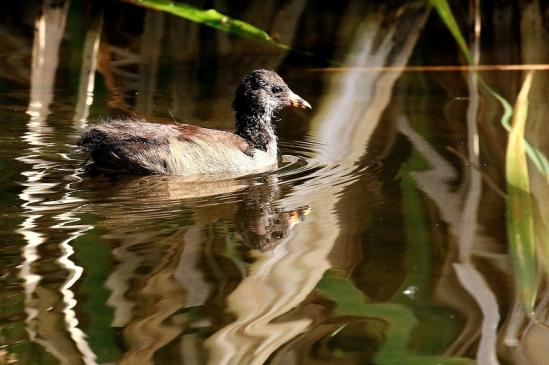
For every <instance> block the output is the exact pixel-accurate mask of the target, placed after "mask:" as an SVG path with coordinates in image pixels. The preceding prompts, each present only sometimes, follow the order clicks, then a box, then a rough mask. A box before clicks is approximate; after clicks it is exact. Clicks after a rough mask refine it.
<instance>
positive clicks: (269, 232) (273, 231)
mask: <svg viewBox="0 0 549 365" xmlns="http://www.w3.org/2000/svg"><path fill="white" fill-rule="evenodd" d="M279 194H280V191H279V187H278V185H277V181H276V176H274V175H271V176H267V177H266V178H265V183H264V184H261V185H258V186H253V187H250V189H248V190H247V191H246V194H245V195H244V198H243V201H242V202H241V203H240V205H239V208H238V212H237V214H236V220H237V222H236V228H237V231H238V233H240V235H241V236H242V239H243V240H244V243H245V244H246V245H247V246H249V247H252V248H255V249H257V250H259V251H267V250H271V249H273V248H274V247H276V246H277V245H278V244H279V243H281V242H282V241H283V240H284V239H285V238H286V237H288V234H289V232H290V230H291V229H292V228H293V227H294V226H295V225H297V224H299V223H301V222H302V221H304V220H305V216H306V215H307V214H309V212H310V207H301V208H297V209H294V210H289V211H284V210H282V209H280V208H278V207H277V206H276V203H275V201H276V200H277V198H278V197H279Z"/></svg>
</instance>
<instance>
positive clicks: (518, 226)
mask: <svg viewBox="0 0 549 365" xmlns="http://www.w3.org/2000/svg"><path fill="white" fill-rule="evenodd" d="M431 3H432V4H433V6H434V7H435V8H436V9H437V12H438V14H439V16H440V17H441V19H442V20H443V22H444V24H445V25H446V26H447V27H448V29H449V30H450V32H451V33H452V35H453V37H454V39H455V41H456V43H457V44H458V45H459V47H460V49H461V50H462V52H463V54H464V56H465V58H466V59H467V61H468V62H469V63H470V62H471V60H472V57H471V55H470V53H469V50H468V48H467V45H466V43H465V41H464V38H463V36H462V35H461V32H460V30H459V28H458V27H457V22H456V20H455V18H454V15H453V14H452V11H451V10H450V7H449V5H448V2H447V1H446V0H432V2H431ZM531 78H532V73H530V74H529V75H528V76H527V78H526V81H525V82H524V85H523V88H522V90H521V92H520V94H519V97H518V99H517V103H516V105H515V109H514V110H513V108H512V106H511V104H510V103H509V101H507V100H506V99H505V98H504V97H503V96H501V95H500V94H499V93H497V92H496V91H495V90H493V89H492V88H491V87H490V86H489V85H488V84H486V83H485V82H484V81H483V80H482V79H481V78H479V80H480V84H481V85H482V86H483V87H484V88H485V89H486V90H487V91H488V92H489V93H490V94H491V95H492V96H494V97H495V98H496V99H497V100H498V101H499V102H500V103H501V105H502V107H503V109H504V113H503V116H502V117H501V124H502V125H503V126H504V127H505V129H506V130H507V131H509V132H510V135H509V142H508V146H507V152H506V182H507V193H508V196H507V216H506V218H507V231H508V236H509V237H508V240H509V243H510V252H511V258H512V260H513V263H514V267H515V281H516V284H517V291H518V292H519V293H518V295H519V299H520V301H521V303H522V305H523V306H524V307H525V309H526V311H527V312H528V313H529V314H532V313H533V309H534V306H535V302H536V297H537V289H538V284H539V280H538V274H537V265H536V262H537V258H539V257H536V253H541V254H544V253H545V252H546V248H545V247H544V246H543V245H544V243H543V242H540V244H539V245H538V247H537V248H538V251H536V243H535V238H534V210H533V207H532V201H531V199H532V198H533V196H532V194H531V189H530V182H529V177H528V169H527V161H526V156H528V157H529V158H530V160H531V161H532V163H533V164H534V166H536V168H537V169H538V171H539V172H540V173H541V174H542V175H543V176H544V178H545V181H548V182H549V161H548V160H547V158H546V157H545V156H544V154H543V153H542V152H541V151H539V150H538V149H537V148H536V147H534V146H532V145H530V144H529V143H528V142H527V141H526V140H525V139H524V134H525V133H524V132H525V127H526V117H527V109H528V100H527V98H528V96H527V95H528V91H529V89H530V84H531ZM511 117H513V125H512V126H511V123H510V120H511ZM540 239H542V238H540ZM542 256H543V255H542ZM542 258H543V257H542Z"/></svg>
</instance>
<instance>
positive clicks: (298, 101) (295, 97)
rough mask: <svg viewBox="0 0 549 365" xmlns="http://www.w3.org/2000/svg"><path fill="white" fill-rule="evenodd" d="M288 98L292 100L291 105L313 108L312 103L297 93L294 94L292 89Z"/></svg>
mask: <svg viewBox="0 0 549 365" xmlns="http://www.w3.org/2000/svg"><path fill="white" fill-rule="evenodd" d="M288 100H289V101H290V105H291V106H293V107H294V108H301V109H312V107H311V104H309V103H308V102H306V101H305V100H304V99H303V98H302V97H300V96H299V95H297V94H294V93H293V92H291V91H290V95H288Z"/></svg>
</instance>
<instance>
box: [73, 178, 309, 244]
mask: <svg viewBox="0 0 549 365" xmlns="http://www.w3.org/2000/svg"><path fill="white" fill-rule="evenodd" d="M83 183H84V184H87V185H88V184H89V186H88V187H87V188H85V189H86V190H89V191H93V192H94V195H95V197H94V198H93V199H90V200H91V201H94V200H95V201H100V202H113V203H114V202H116V203H114V204H103V203H102V204H101V212H102V214H104V215H105V216H106V217H107V218H108V219H107V221H108V223H109V225H111V226H112V227H113V228H116V227H117V226H123V225H125V224H126V223H127V224H134V223H135V222H137V221H150V220H154V218H155V216H157V214H158V215H160V216H165V212H166V209H167V208H171V209H174V208H177V207H179V206H187V207H189V208H191V211H192V213H193V221H195V222H196V223H198V224H204V223H212V222H215V221H217V220H219V219H222V218H225V217H227V216H231V215H233V216H234V220H235V226H236V230H237V232H238V233H239V234H240V236H241V237H242V239H243V242H244V244H245V245H246V246H248V247H251V248H254V249H257V250H259V251H266V250H269V249H272V248H274V247H275V246H276V245H278V244H279V243H280V242H281V241H282V240H283V239H284V238H286V237H287V236H288V234H289V232H290V230H291V229H292V228H293V227H294V226H295V225H297V224H299V223H301V222H302V221H304V219H305V216H306V215H307V214H308V213H309V211H310V208H309V207H298V208H296V209H282V208H280V207H278V206H277V203H276V201H277V200H278V199H279V198H280V195H281V192H280V187H279V185H278V178H277V176H276V175H274V174H273V175H266V176H262V177H255V178H252V177H245V178H240V179H229V180H214V181H194V182H190V181H186V180H185V179H184V178H182V177H180V176H142V177H128V176H126V177H124V176H106V175H103V174H101V175H99V176H95V177H90V178H89V179H86V180H84V181H83ZM214 196H218V197H223V198H224V199H223V202H221V201H219V200H214V201H215V202H217V204H213V206H212V204H211V203H210V200H211V199H212V198H213V197H214ZM205 201H207V202H208V204H206V205H205V206H200V202H205ZM197 202H198V205H197V204H196V203H197ZM136 203H137V204H136ZM132 206H133V207H135V209H134V210H132ZM107 221H106V222H107ZM106 222H105V223H106ZM182 228H184V227H182Z"/></svg>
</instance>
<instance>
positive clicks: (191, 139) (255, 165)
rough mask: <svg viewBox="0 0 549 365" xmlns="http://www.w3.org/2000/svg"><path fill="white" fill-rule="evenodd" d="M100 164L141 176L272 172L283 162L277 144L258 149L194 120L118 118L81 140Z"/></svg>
mask: <svg viewBox="0 0 549 365" xmlns="http://www.w3.org/2000/svg"><path fill="white" fill-rule="evenodd" d="M80 144H81V145H85V146H86V147H87V149H88V150H90V157H91V159H92V160H93V161H94V164H95V166H96V167H98V168H101V169H106V170H111V171H119V172H125V173H131V174H137V175H181V176H187V177H195V178H198V177H204V178H210V177H215V176H239V175H243V174H247V173H254V172H261V171H268V170H270V169H273V168H276V166H277V150H276V144H273V145H271V146H268V148H267V150H266V151H263V150H257V149H254V148H253V147H252V146H251V145H250V144H249V143H248V142H247V141H246V140H245V139H243V138H241V137H239V136H238V135H236V134H234V133H230V132H224V131H219V130H215V129H208V128H201V127H197V126H194V125H189V124H159V123H149V122H146V121H140V120H114V121H110V122H103V123H100V124H98V125H96V126H94V127H93V128H92V129H90V131H88V132H87V133H86V134H85V135H84V136H83V137H82V139H81V140H80Z"/></svg>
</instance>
